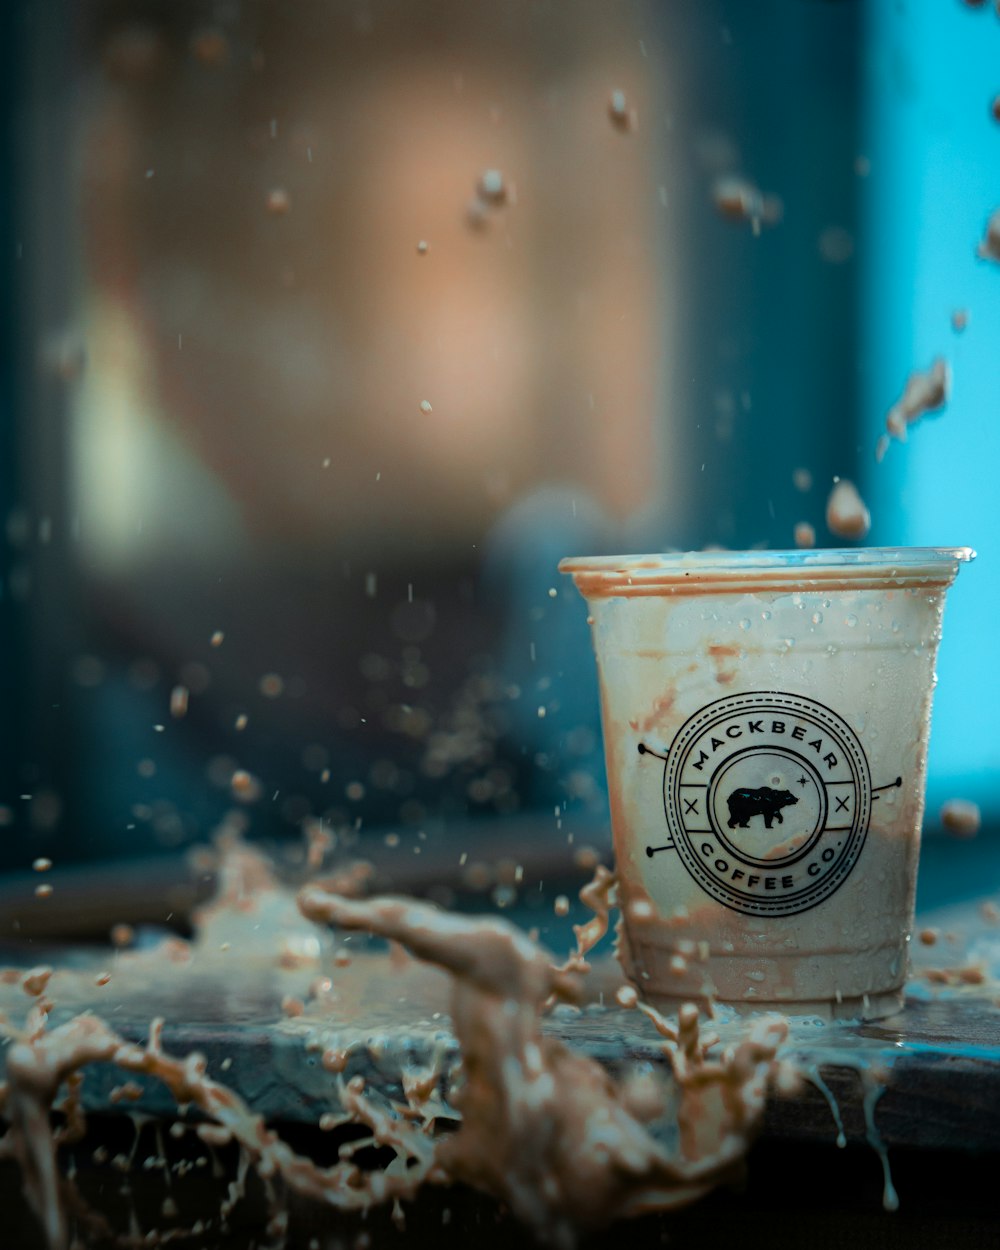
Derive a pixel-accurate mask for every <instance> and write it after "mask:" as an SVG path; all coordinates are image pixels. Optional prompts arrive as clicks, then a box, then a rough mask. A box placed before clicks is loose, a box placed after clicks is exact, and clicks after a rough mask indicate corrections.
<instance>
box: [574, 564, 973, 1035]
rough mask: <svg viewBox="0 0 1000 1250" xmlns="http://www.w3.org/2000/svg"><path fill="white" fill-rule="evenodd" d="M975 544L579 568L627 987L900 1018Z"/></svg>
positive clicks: (661, 995) (665, 998)
mask: <svg viewBox="0 0 1000 1250" xmlns="http://www.w3.org/2000/svg"><path fill="white" fill-rule="evenodd" d="M972 555H973V553H972V552H971V551H970V550H969V549H967V548H952V549H938V548H933V549H932V548H902V549H870V550H851V551H811V552H726V553H692V554H672V555H653V556H628V557H596V558H589V559H588V558H578V559H568V560H564V561H563V562H562V563H561V564H560V570H561V571H563V572H566V573H570V574H572V576H573V578H574V581H575V582H576V585H577V587H578V589H579V590H580V592H581V593H582V594H583V596H584V598H585V599H586V600H587V603H588V607H589V610H590V621H591V626H592V634H593V641H594V649H595V653H596V657H597V666H598V674H599V679H600V690H601V714H602V724H603V729H604V743H605V758H606V762H607V771H608V786H609V794H610V802H611V818H612V828H613V833H614V843H615V855H616V860H617V871H618V874H619V881H620V886H619V892H620V899H621V903H622V915H623V931H622V941H621V958H622V963H623V967H624V970H625V972H626V974H627V975H628V976H629V977H630V978H631V979H632V980H633V981H634V983H635V984H636V985H637V986H638V988H639V989H640V990H641V991H642V992H643V994H644V995H645V996H646V997H647V998H649V999H650V1000H651V1001H654V1002H666V1003H668V1004H669V1003H670V1002H671V1001H673V1000H691V999H695V1000H705V999H708V998H710V997H715V998H717V999H720V1000H722V1001H725V1002H730V1003H732V1004H734V1005H736V1006H742V1007H744V1008H747V1009H756V1008H760V1009H765V1008H770V1007H775V1006H777V1007H779V1008H781V1009H784V1010H790V1009H794V1010H798V1011H809V1012H816V1013H817V1014H820V1015H824V1016H829V1017H837V1016H858V1015H863V1016H867V1017H874V1016H880V1015H886V1014H889V1013H891V1012H892V1011H894V1010H896V1009H897V1007H898V1006H899V1005H900V1004H901V1002H902V987H903V982H904V980H905V978H906V971H907V947H908V942H909V934H910V930H911V927H912V923H913V902H914V890H915V885H916V872H917V860H918V855H919V842H920V824H921V817H922V814H923V804H924V781H925V765H926V757H927V740H928V731H929V726H930V707H931V695H932V691H933V686H934V681H935V677H934V664H935V658H936V655H937V647H938V642H939V640H940V635H941V615H942V611H943V607H944V598H945V593H946V590H947V588H948V586H949V585H951V583H952V581H954V578H955V575H956V573H957V571H958V567H959V564H960V563H961V562H962V561H965V560H969V559H971V558H972Z"/></svg>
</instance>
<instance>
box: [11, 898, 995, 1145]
mask: <svg viewBox="0 0 1000 1250" xmlns="http://www.w3.org/2000/svg"><path fill="white" fill-rule="evenodd" d="M917 931H918V933H921V932H923V933H924V935H925V937H926V938H928V939H929V938H931V937H933V939H934V940H933V944H925V943H924V942H922V941H920V940H919V939H916V940H915V941H914V974H913V976H912V978H911V981H910V985H909V987H908V994H907V1001H906V1005H905V1008H904V1009H903V1010H902V1011H901V1012H899V1013H898V1014H896V1015H894V1016H892V1017H889V1018H887V1019H884V1020H880V1021H877V1022H870V1023H832V1024H821V1023H819V1022H817V1021H808V1020H799V1021H793V1023H792V1027H791V1030H790V1033H789V1040H788V1044H787V1047H786V1050H785V1052H784V1053H785V1055H786V1056H787V1057H789V1058H791V1059H792V1060H793V1061H794V1063H795V1064H796V1065H797V1066H798V1067H800V1068H801V1069H802V1070H803V1071H804V1072H805V1073H806V1074H807V1075H810V1076H812V1077H815V1076H816V1075H819V1076H820V1077H821V1081H820V1082H818V1083H817V1082H815V1081H814V1080H806V1081H804V1082H803V1083H802V1085H801V1087H800V1088H799V1090H798V1091H797V1092H796V1093H794V1094H792V1095H790V1096H782V1097H777V1096H774V1097H772V1098H771V1100H770V1102H769V1105H768V1110H767V1114H766V1116H765V1122H764V1128H763V1132H764V1135H765V1136H766V1137H771V1138H774V1139H777V1140H810V1141H833V1140H834V1139H835V1137H836V1133H837V1130H836V1126H835V1120H834V1113H833V1109H832V1107H831V1098H830V1097H829V1096H828V1095H827V1093H824V1092H823V1090H822V1085H823V1084H825V1085H826V1087H827V1090H828V1092H829V1095H832V1101H833V1102H834V1103H835V1104H836V1107H837V1108H838V1109H839V1112H840V1114H841V1116H842V1119H843V1128H844V1133H845V1136H846V1138H847V1139H848V1140H861V1139H863V1138H864V1137H865V1135H866V1121H865V1115H864V1106H863V1103H864V1098H865V1094H866V1091H867V1093H868V1096H869V1102H870V1105H871V1106H874V1107H875V1118H876V1122H877V1125H878V1129H879V1132H880V1133H881V1135H882V1137H883V1138H884V1140H885V1141H886V1143H887V1144H888V1145H911V1146H919V1147H926V1148H934V1149H1000V911H998V910H997V907H996V906H995V905H994V903H993V902H991V901H989V900H980V901H976V902H972V903H966V904H962V905H959V906H954V907H951V908H947V909H939V910H937V911H935V912H932V913H927V914H925V915H923V916H922V917H920V920H919V923H918V930H917ZM40 956H42V958H41V959H40ZM42 961H44V963H45V964H47V965H49V966H51V967H53V968H55V969H56V971H55V972H54V974H53V975H52V977H51V979H50V981H49V983H48V986H47V987H46V993H47V995H48V997H49V998H50V999H51V1000H52V1001H53V1003H54V1008H53V1011H52V1014H51V1016H50V1027H54V1026H55V1025H57V1024H59V1023H60V1022H62V1021H64V1020H66V1019H69V1018H71V1017H72V1016H74V1015H76V1014H79V1013H80V1012H83V1011H92V1012H94V1013H95V1014H98V1015H100V1016H101V1017H103V1018H104V1019H105V1020H106V1021H107V1022H108V1023H109V1024H110V1025H111V1026H112V1027H114V1028H115V1029H116V1030H117V1031H118V1032H119V1033H120V1034H122V1036H124V1037H126V1038H128V1039H130V1040H134V1041H142V1040H143V1039H144V1038H145V1037H146V1036H147V1034H148V1030H149V1025H150V1022H151V1021H152V1020H153V1019H154V1018H156V1017H162V1018H163V1019H164V1020H165V1021H166V1025H165V1029H164V1035H163V1043H164V1047H165V1048H166V1049H167V1050H168V1051H170V1052H172V1053H174V1054H186V1053H188V1052H190V1051H192V1050H197V1051H199V1052H201V1053H202V1054H204V1055H205V1057H206V1059H207V1061H208V1070H209V1073H210V1074H211V1075H212V1076H214V1077H215V1078H216V1079H218V1080H221V1081H223V1082H225V1083H226V1084H227V1085H229V1086H231V1087H232V1088H234V1089H235V1090H236V1091H237V1092H238V1093H240V1094H241V1095H242V1096H243V1097H244V1098H245V1099H246V1100H247V1101H248V1102H249V1103H250V1104H251V1105H252V1106H253V1108H254V1110H256V1111H258V1112H260V1113H261V1114H263V1115H264V1116H265V1117H266V1118H268V1119H272V1120H275V1121H285V1122H289V1121H290V1122H295V1121H299V1122H304V1123H315V1122H316V1121H317V1120H318V1117H319V1116H320V1115H321V1114H322V1113H323V1112H324V1111H328V1110H330V1109H331V1107H335V1106H336V1092H335V1078H334V1076H333V1075H332V1074H331V1072H330V1071H328V1070H327V1069H326V1068H325V1067H324V1066H323V1064H322V1062H321V1055H322V1053H323V1052H324V1051H326V1050H330V1049H335V1050H337V1051H340V1052H343V1054H344V1056H345V1062H346V1066H345V1068H344V1075H345V1076H347V1077H349V1076H351V1075H354V1074H356V1073H360V1074H363V1075H364V1076H365V1077H366V1080H367V1081H368V1082H369V1083H371V1084H374V1085H376V1086H379V1087H381V1088H383V1089H384V1091H385V1092H386V1093H388V1094H390V1095H393V1096H395V1095H398V1093H399V1090H400V1078H401V1072H402V1070H403V1068H404V1067H406V1066H407V1065H413V1064H424V1063H428V1062H430V1061H431V1060H432V1059H433V1057H434V1056H435V1055H436V1056H437V1057H438V1058H439V1059H440V1058H442V1057H443V1058H444V1060H445V1065H446V1066H447V1064H448V1060H449V1059H451V1058H455V1057H457V1047H456V1045H455V1042H454V1039H453V1037H452V1034H451V1030H450V1024H449V1016H448V1004H449V983H448V979H447V977H446V976H445V975H444V974H443V973H442V972H439V971H438V970H436V969H434V968H430V967H427V966H425V965H422V964H419V963H418V962H416V961H415V960H412V959H410V958H409V957H408V956H406V955H405V954H404V953H403V952H401V951H389V952H387V951H386V950H385V949H384V947H383V948H382V949H381V950H379V949H373V948H372V947H371V946H370V944H367V943H366V942H365V941H364V939H359V938H357V937H355V938H353V939H350V938H348V939H347V940H346V941H339V942H337V943H335V942H334V940H333V939H332V937H330V936H329V935H327V934H325V933H322V932H321V931H319V930H316V929H315V928H313V927H312V926H309V925H308V924H306V923H305V922H303V921H302V920H301V918H300V917H298V916H297V914H296V912H295V908H294V903H293V901H292V898H291V895H290V894H286V893H284V892H281V893H275V894H274V895H270V896H265V897H264V898H263V899H262V900H261V901H260V903H259V905H258V906H257V907H255V909H253V910H252V911H250V912H248V913H247V914H236V913H232V912H222V913H220V914H218V915H215V916H214V917H212V918H211V920H210V921H208V922H207V923H206V925H205V926H204V927H203V929H202V931H201V933H200V935H199V938H198V940H197V942H195V943H193V944H190V945H189V944H187V943H182V942H180V941H177V940H176V939H174V940H169V939H168V940H167V941H166V942H164V941H163V940H162V938H160V939H158V945H156V946H155V947H151V948H150V949H148V950H122V951H109V950H108V949H107V948H105V949H100V950H95V949H94V948H88V947H73V948H65V949H58V950H57V949H50V950H48V951H46V952H45V953H44V955H42V952H40V951H39V949H38V948H37V946H31V947H27V946H26V947H24V948H22V949H20V950H18V949H16V948H8V949H7V950H6V951H5V952H4V961H3V962H5V963H6V964H8V965H11V964H17V965H19V966H21V967H28V966H34V965H37V964H38V963H39V962H42ZM593 962H594V970H593V973H592V974H591V976H590V977H589V978H588V979H589V981H590V984H591V991H592V994H593V997H594V1000H595V1001H593V1002H592V1003H591V1004H590V1005H588V1006H586V1007H585V1008H583V1010H577V1009H570V1008H566V1007H560V1008H557V1009H556V1010H555V1012H553V1013H552V1014H551V1015H549V1017H548V1018H547V1020H546V1023H545V1030H546V1032H547V1033H549V1034H550V1035H553V1036H556V1037H558V1038H560V1039H561V1040H563V1041H564V1042H565V1043H566V1044H567V1045H569V1046H570V1047H572V1048H573V1049H575V1050H579V1051H580V1052H583V1053H586V1054H588V1055H590V1056H591V1057H593V1058H595V1059H597V1060H598V1061H599V1062H600V1063H602V1064H603V1065H605V1066H606V1067H607V1068H608V1069H609V1070H610V1071H612V1072H613V1073H615V1074H616V1075H621V1074H623V1073H625V1072H626V1071H628V1070H630V1069H633V1068H634V1067H636V1066H637V1065H638V1066H641V1065H644V1064H653V1065H663V1064H664V1063H665V1060H664V1057H663V1055H662V1052H661V1050H660V1048H659V1045H658V1040H657V1035H656V1033H655V1030H654V1028H653V1026H652V1025H651V1024H650V1022H649V1021H648V1020H647V1019H646V1018H645V1017H644V1016H642V1015H641V1014H639V1013H638V1012H636V1011H631V1010H625V1009H622V1008H619V1007H617V1006H610V1007H609V1006H605V1005H603V1004H604V1003H606V1002H607V1003H613V994H614V989H615V987H616V986H617V985H618V984H620V975H619V973H618V970H617V967H616V965H615V964H614V962H613V960H611V959H609V958H607V957H604V958H603V959H595V960H594V961H593ZM29 1005H30V998H29V996H28V995H27V994H26V993H25V991H24V990H23V989H22V987H21V984H20V980H19V979H18V980H17V981H15V980H14V979H13V978H11V979H9V981H8V983H6V984H3V985H0V1011H2V1012H3V1013H4V1015H5V1016H6V1018H7V1020H8V1021H11V1022H13V1023H17V1022H19V1021H20V1020H22V1019H23V1018H24V1015H25V1012H26V1009H27V1007H28V1006H29ZM716 1024H717V1027H718V1030H719V1032H720V1034H721V1036H722V1044H725V1042H726V1041H727V1040H728V1039H729V1038H731V1037H735V1036H737V1035H738V1033H739V1031H740V1029H741V1028H742V1027H744V1026H743V1025H742V1024H741V1022H740V1021H739V1020H738V1019H734V1018H732V1017H729V1016H727V1013H726V1011H725V1010H724V1009H723V1010H722V1011H721V1012H720V1018H719V1020H718V1021H717V1022H716ZM0 1062H2V1060H0ZM121 1079H122V1078H121V1074H120V1073H118V1072H117V1071H116V1070H114V1069H113V1068H111V1067H96V1066H95V1067H91V1068H90V1069H88V1071H87V1076H86V1080H85V1092H84V1102H85V1105H86V1106H87V1107H88V1109H91V1110H110V1109H112V1108H113V1107H114V1106H115V1105H116V1104H115V1099H114V1097H113V1096H112V1091H113V1090H114V1089H115V1087H116V1086H117V1085H119V1084H120V1083H121ZM876 1096H877V1104H876V1103H875V1097H876ZM135 1109H137V1110H141V1111H144V1112H147V1113H149V1114H155V1115H163V1116H172V1115H176V1106H175V1104H174V1103H173V1102H172V1100H171V1099H170V1097H169V1095H168V1094H167V1093H166V1091H165V1090H164V1089H163V1088H162V1087H161V1086H159V1085H158V1084H157V1083H155V1082H152V1081H151V1082H149V1083H148V1084H147V1085H146V1086H145V1088H144V1090H143V1096H142V1098H141V1100H140V1101H139V1103H138V1104H135Z"/></svg>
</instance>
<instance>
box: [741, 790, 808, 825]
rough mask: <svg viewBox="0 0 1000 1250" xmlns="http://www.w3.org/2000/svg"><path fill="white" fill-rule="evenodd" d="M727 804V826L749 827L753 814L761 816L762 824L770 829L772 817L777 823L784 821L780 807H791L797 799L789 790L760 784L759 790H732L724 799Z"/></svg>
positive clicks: (780, 823)
mask: <svg viewBox="0 0 1000 1250" xmlns="http://www.w3.org/2000/svg"><path fill="white" fill-rule="evenodd" d="M726 802H727V804H728V805H729V828H730V829H734V828H735V827H736V826H737V825H739V827H740V828H741V829H746V828H748V827H749V824H750V820H751V818H752V817H753V816H763V817H764V825H765V827H766V828H768V829H770V828H771V825H772V823H773V821H774V818H775V817H777V818H778V824H779V825H782V824H784V823H785V822H784V821H783V820H782V818H781V809H782V808H783V807H791V805H792V804H793V803H797V802H798V799H797V798H796V797H795V795H794V794H792V792H791V791H790V790H772V789H771V787H770V786H761V787H760V789H759V790H734V791H733V792H732V794H731V795H730V796H729V798H728V799H726Z"/></svg>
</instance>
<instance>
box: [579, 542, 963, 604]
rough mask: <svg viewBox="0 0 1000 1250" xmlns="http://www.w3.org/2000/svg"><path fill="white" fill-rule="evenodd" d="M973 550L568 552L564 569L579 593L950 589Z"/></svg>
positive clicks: (957, 548)
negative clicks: (772, 587)
mask: <svg viewBox="0 0 1000 1250" xmlns="http://www.w3.org/2000/svg"><path fill="white" fill-rule="evenodd" d="M975 556H976V553H975V551H974V550H973V549H972V548H971V547H847V548H806V549H798V550H792V551H789V550H785V551H768V550H754V551H668V552H660V553H653V554H647V555H625V556H613V555H612V556H568V557H567V558H566V559H564V560H561V561H560V562H559V572H560V573H568V574H570V575H571V576H572V577H573V579H574V580H575V582H576V584H577V586H578V587H579V589H580V590H581V591H582V592H583V593H584V594H587V593H595V594H599V593H604V594H607V593H608V592H610V591H614V592H615V593H618V594H626V595H627V594H630V593H631V594H642V593H649V592H650V591H653V590H654V589H659V588H667V587H671V588H673V589H674V590H675V591H679V592H683V591H684V590H685V589H687V590H688V591H690V592H692V593H694V592H696V591H702V592H703V591H705V590H709V589H716V588H718V589H732V590H735V589H738V588H743V586H744V585H745V586H746V587H747V588H748V589H767V587H768V586H769V585H780V586H798V587H801V588H803V589H808V588H809V587H810V586H815V585H823V586H824V587H828V588H830V589H833V588H835V587H838V586H843V587H845V588H856V589H865V588H869V587H871V588H874V587H880V586H881V587H885V588H886V589H892V588H894V587H902V586H907V587H913V586H950V585H951V583H952V582H953V581H954V580H955V577H956V575H957V573H958V569H959V566H960V565H962V564H964V563H967V562H968V561H970V560H973V559H975Z"/></svg>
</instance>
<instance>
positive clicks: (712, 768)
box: [639, 691, 898, 916]
mask: <svg viewBox="0 0 1000 1250" xmlns="http://www.w3.org/2000/svg"><path fill="white" fill-rule="evenodd" d="M639 750H640V751H648V750H649V748H647V747H645V746H640V748H639ZM650 754H658V753H657V752H652V751H650ZM661 758H662V759H663V760H664V769H663V806H664V811H665V813H666V818H667V827H668V829H669V831H670V834H671V837H672V847H671V849H676V851H677V853H678V856H679V857H680V860H681V863H682V864H683V865H684V867H685V868H686V869H687V871H688V872H689V873H690V874H691V876H692V877H693V878H694V879H695V881H697V882H698V884H699V885H700V886H701V887H702V889H704V890H705V892H706V893H707V894H710V895H711V896H712V898H714V899H716V900H717V901H718V902H720V903H723V904H724V905H725V906H726V907H730V908H732V909H733V910H734V911H738V912H743V913H744V914H745V915H751V916H755V915H776V916H789V915H793V914H794V913H796V912H802V911H807V910H808V909H809V908H810V907H815V906H816V904H817V903H821V902H823V900H824V899H826V898H829V897H830V895H831V894H833V892H834V891H835V890H837V889H838V888H839V887H840V886H841V885H842V884H843V883H844V881H845V880H846V878H847V876H848V874H849V873H850V871H851V869H852V868H853V867H854V865H855V863H856V862H857V859H858V856H859V855H860V854H861V848H862V847H863V846H864V842H865V836H866V834H867V833H868V826H869V822H870V820H871V807H872V784H871V775H870V773H869V770H868V761H867V759H866V758H865V753H864V750H863V749H862V746H861V743H860V742H859V741H858V739H857V736H856V735H855V733H854V732H853V730H852V729H851V728H850V726H848V725H847V724H845V723H844V721H843V720H841V718H840V717H839V716H837V715H836V713H835V712H833V711H831V710H830V708H828V707H825V706H824V705H823V704H822V703H817V702H816V701H815V700H813V699H806V698H803V697H802V696H801V695H792V694H784V693H781V692H778V691H760V692H757V693H752V694H743V695H736V696H733V697H731V698H725V699H719V700H717V701H716V702H715V703H710V704H709V705H708V706H707V707H704V708H702V710H701V711H700V712H698V713H696V714H695V715H694V716H692V717H691V718H690V719H689V720H688V721H687V722H686V723H685V724H684V725H683V726H682V727H681V729H680V731H679V732H678V734H677V736H676V737H675V738H674V740H673V742H672V743H671V745H670V748H669V750H668V751H667V753H666V755H665V756H662V757H661ZM896 784H898V782H897V783H896ZM662 849H666V848H662ZM648 850H649V853H650V854H651V853H652V850H653V848H648Z"/></svg>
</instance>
